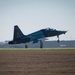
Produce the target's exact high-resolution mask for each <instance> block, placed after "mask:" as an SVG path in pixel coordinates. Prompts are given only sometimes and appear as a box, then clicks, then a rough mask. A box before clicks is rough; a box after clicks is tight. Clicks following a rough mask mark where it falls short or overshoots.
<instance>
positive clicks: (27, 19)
mask: <svg viewBox="0 0 75 75" xmlns="http://www.w3.org/2000/svg"><path fill="white" fill-rule="evenodd" d="M14 25H18V26H19V27H20V28H21V30H22V31H23V33H24V34H25V35H27V34H29V33H32V32H35V31H37V30H40V29H42V28H47V27H50V28H55V29H58V30H69V31H68V32H67V33H66V34H65V35H61V36H60V39H61V40H69V39H70V40H75V0H0V41H5V40H12V39H13V28H14ZM50 39H51V40H54V39H57V38H56V37H54V38H50Z"/></svg>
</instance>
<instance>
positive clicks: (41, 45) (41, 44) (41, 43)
mask: <svg viewBox="0 0 75 75" xmlns="http://www.w3.org/2000/svg"><path fill="white" fill-rule="evenodd" d="M39 42H40V48H43V42H42V40H39ZM25 48H28V45H27V44H25Z"/></svg>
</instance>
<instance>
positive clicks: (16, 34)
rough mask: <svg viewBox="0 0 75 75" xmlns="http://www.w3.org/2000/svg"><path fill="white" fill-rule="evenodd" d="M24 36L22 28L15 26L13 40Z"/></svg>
mask: <svg viewBox="0 0 75 75" xmlns="http://www.w3.org/2000/svg"><path fill="white" fill-rule="evenodd" d="M22 36H24V34H23V33H22V31H21V30H20V28H19V27H18V26H17V25H16V26H14V36H13V40H15V39H17V38H20V37H22Z"/></svg>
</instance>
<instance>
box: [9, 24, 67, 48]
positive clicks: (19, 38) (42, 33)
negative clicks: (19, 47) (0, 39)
mask: <svg viewBox="0 0 75 75" xmlns="http://www.w3.org/2000/svg"><path fill="white" fill-rule="evenodd" d="M66 32H67V31H60V30H56V29H50V28H46V29H41V30H39V31H36V32H34V33H31V34H28V35H24V34H23V33H22V31H21V30H20V28H19V27H18V25H15V26H14V36H13V40H12V41H9V42H8V44H20V43H25V48H27V47H28V46H27V43H29V42H31V41H32V42H33V43H37V42H38V41H40V48H43V42H42V40H41V39H42V38H46V37H53V36H57V38H58V40H57V42H58V43H59V35H61V34H65V33H66Z"/></svg>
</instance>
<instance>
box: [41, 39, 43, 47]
mask: <svg viewBox="0 0 75 75" xmlns="http://www.w3.org/2000/svg"><path fill="white" fill-rule="evenodd" d="M40 48H43V42H42V41H41V40H40Z"/></svg>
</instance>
